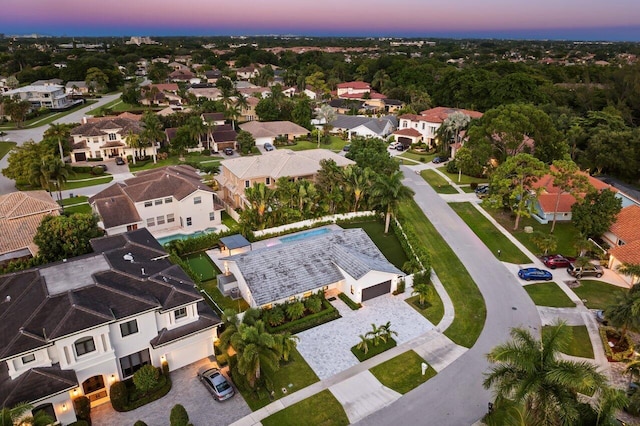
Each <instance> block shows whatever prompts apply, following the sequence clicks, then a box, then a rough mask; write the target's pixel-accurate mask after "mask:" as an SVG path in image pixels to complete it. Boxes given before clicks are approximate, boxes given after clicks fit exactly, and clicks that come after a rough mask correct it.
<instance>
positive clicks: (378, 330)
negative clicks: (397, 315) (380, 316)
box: [356, 321, 398, 354]
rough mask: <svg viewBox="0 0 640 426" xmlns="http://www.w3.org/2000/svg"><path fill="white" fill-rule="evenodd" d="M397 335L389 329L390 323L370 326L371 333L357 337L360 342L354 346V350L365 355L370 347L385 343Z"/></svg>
mask: <svg viewBox="0 0 640 426" xmlns="http://www.w3.org/2000/svg"><path fill="white" fill-rule="evenodd" d="M397 335H398V333H397V332H395V331H393V330H392V329H391V322H390V321H387V323H386V324H382V325H380V326H377V325H375V324H371V331H368V332H367V333H365V334H361V335H359V336H358V337H359V338H360V342H358V344H357V345H356V349H358V350H360V351H362V352H363V353H364V354H367V353H368V352H369V348H370V346H379V345H380V343H387V342H388V341H389V340H390V339H392V338H393V336H397Z"/></svg>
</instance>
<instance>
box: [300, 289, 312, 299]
mask: <svg viewBox="0 0 640 426" xmlns="http://www.w3.org/2000/svg"><path fill="white" fill-rule="evenodd" d="M312 294H313V293H312V292H310V291H307V292H306V293H304V294H303V295H302V297H304V298H305V299H306V298H308V297H311V295H312Z"/></svg>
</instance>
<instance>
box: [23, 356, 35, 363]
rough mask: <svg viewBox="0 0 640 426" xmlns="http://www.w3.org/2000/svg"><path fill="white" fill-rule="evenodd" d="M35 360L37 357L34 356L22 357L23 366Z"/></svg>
mask: <svg viewBox="0 0 640 426" xmlns="http://www.w3.org/2000/svg"><path fill="white" fill-rule="evenodd" d="M35 360H36V356H35V355H34V354H29V355H25V356H23V357H22V363H23V364H29V363H30V362H33V361H35Z"/></svg>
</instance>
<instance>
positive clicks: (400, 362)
mask: <svg viewBox="0 0 640 426" xmlns="http://www.w3.org/2000/svg"><path fill="white" fill-rule="evenodd" d="M423 362H425V360H424V359H422V358H420V355H418V354H417V353H415V352H414V351H408V352H405V353H403V354H401V355H398V356H397V357H395V358H391V359H390V360H389V361H386V362H383V363H382V364H378V365H376V366H375V367H373V368H371V369H370V370H369V371H371V374H373V375H374V376H376V378H377V379H378V380H379V381H380V383H382V384H383V385H385V386H386V387H388V388H390V389H393V390H394V391H396V392H398V393H401V394H403V395H404V394H405V393H407V392H409V391H410V390H412V389H414V388H417V387H418V386H420V385H421V384H423V383H424V382H426V381H427V380H429V379H430V378H432V377H433V376H435V375H436V374H437V373H436V370H434V369H433V368H432V367H431V366H429V367H428V368H427V371H425V374H424V375H423V374H422V363H423Z"/></svg>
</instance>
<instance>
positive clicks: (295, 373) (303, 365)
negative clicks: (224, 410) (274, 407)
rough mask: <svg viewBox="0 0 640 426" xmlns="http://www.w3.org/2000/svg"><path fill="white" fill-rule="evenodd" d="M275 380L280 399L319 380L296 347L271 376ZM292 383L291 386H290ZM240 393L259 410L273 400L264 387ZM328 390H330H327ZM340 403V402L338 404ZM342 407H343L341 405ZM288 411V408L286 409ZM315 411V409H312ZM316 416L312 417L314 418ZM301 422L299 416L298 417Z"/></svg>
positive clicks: (244, 390)
mask: <svg viewBox="0 0 640 426" xmlns="http://www.w3.org/2000/svg"><path fill="white" fill-rule="evenodd" d="M271 379H272V380H273V398H274V399H280V398H282V397H283V396H286V395H289V394H290V393H292V392H295V391H298V390H300V389H302V388H306V387H307V386H309V385H312V384H314V383H315V382H317V381H319V380H320V379H318V376H316V373H314V372H313V370H312V369H311V367H309V364H307V362H306V361H305V360H304V358H302V355H300V353H299V352H298V350H297V349H294V350H293V351H291V353H290V354H289V362H286V363H285V362H282V363H281V364H280V369H279V370H278V371H277V372H276V373H275V374H274V375H273V376H272V377H271ZM289 385H291V386H289ZM282 388H285V389H286V390H287V393H286V394H285V393H283V392H282ZM239 390H240V393H242V396H243V397H244V400H245V401H246V402H247V405H249V408H251V410H253V411H255V410H258V409H260V408H262V407H264V406H265V405H268V404H270V403H271V402H273V400H272V399H271V398H270V397H269V394H268V393H267V391H266V389H263V390H262V391H260V392H257V393H256V392H254V391H251V390H246V389H240V388H239ZM327 392H328V391H327ZM338 405H339V404H338ZM340 408H342V407H340ZM284 411H286V410H284ZM312 411H313V410H312ZM336 413H339V411H337V410H335V409H334V410H331V411H330V412H329V413H328V414H329V415H334V414H336ZM313 418H314V417H312V419H313ZM297 420H298V422H299V418H298V419H297ZM263 424H266V423H264V421H263ZM270 424H281V423H270ZM297 424H319V423H307V422H304V423H297Z"/></svg>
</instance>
